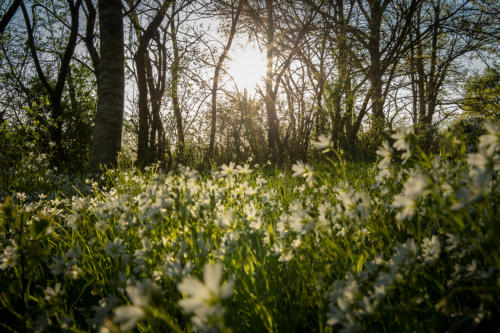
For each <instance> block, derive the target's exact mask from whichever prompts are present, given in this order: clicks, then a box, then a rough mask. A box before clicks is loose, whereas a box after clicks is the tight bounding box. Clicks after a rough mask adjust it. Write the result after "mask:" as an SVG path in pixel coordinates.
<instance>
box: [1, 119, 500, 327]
mask: <svg viewBox="0 0 500 333" xmlns="http://www.w3.org/2000/svg"><path fill="white" fill-rule="evenodd" d="M392 141H393V143H392V144H391V145H389V144H388V143H387V142H386V143H384V145H383V146H382V147H380V148H379V150H378V152H377V153H378V155H379V157H380V159H379V161H378V163H377V165H376V166H374V167H367V166H366V165H364V166H363V165H353V164H347V163H345V162H344V161H343V160H342V159H341V158H340V154H338V153H336V152H335V150H334V149H333V146H332V143H331V142H330V141H329V139H328V138H326V137H320V140H319V141H318V142H316V143H315V148H316V149H318V150H320V151H322V152H323V153H324V154H325V155H324V156H325V158H326V161H327V162H328V163H326V164H325V163H324V164H321V165H315V166H311V165H307V164H304V163H301V162H299V163H297V164H295V165H294V166H293V169H292V171H293V177H292V175H291V172H289V171H287V170H285V171H280V170H278V169H275V170H274V172H272V171H271V170H269V169H268V170H267V171H263V170H260V169H258V168H254V169H253V170H252V169H250V166H248V165H244V166H235V165H234V164H233V163H230V164H228V165H224V166H222V168H220V169H219V170H215V171H213V172H212V173H211V174H209V175H205V176H202V175H200V174H198V173H197V172H196V171H193V170H191V169H189V168H184V167H180V168H179V170H178V171H177V172H170V173H166V174H165V173H163V172H161V170H158V169H156V168H155V167H151V168H148V169H146V170H145V171H143V172H141V171H137V170H128V169H122V170H109V171H107V172H106V174H104V175H102V176H100V178H94V179H93V180H86V181H82V180H74V181H75V184H74V187H73V189H72V188H71V187H70V186H69V185H67V186H62V187H61V189H58V187H57V186H56V185H55V183H56V180H54V178H47V174H46V172H49V171H47V170H48V169H45V171H38V170H40V169H37V168H34V167H32V166H31V164H30V162H29V161H27V162H26V164H24V165H21V166H20V167H24V168H26V169H28V170H30V173H23V172H22V171H19V174H16V175H17V176H18V177H28V178H30V179H31V180H32V182H33V184H31V185H30V186H31V187H32V188H45V189H46V192H45V193H44V192H40V191H39V192H37V193H30V192H26V193H20V192H18V193H11V191H12V190H13V189H14V188H13V187H9V188H7V189H6V190H4V191H9V194H10V197H9V198H7V199H5V201H4V203H3V205H2V208H1V213H0V246H1V247H0V253H1V255H0V323H1V325H2V328H3V329H5V330H11V331H19V330H36V331H54V330H56V329H59V328H60V329H68V330H75V331H76V330H89V329H91V330H95V329H98V328H101V329H103V330H104V329H108V330H110V331H118V330H120V329H121V330H123V331H126V330H130V329H136V330H138V331H165V330H171V331H176V332H181V331H186V332H187V331H191V330H192V329H195V330H198V331H229V330H233V331H235V332H250V331H252V332H254V331H324V332H332V331H338V330H341V331H344V332H346V331H356V330H362V331H388V332H392V331H445V330H450V331H464V330H478V331H494V330H495V329H497V328H498V325H499V324H500V323H499V322H498V320H499V319H498V318H500V314H499V313H498V312H499V308H500V307H499V299H500V289H499V285H498V281H499V279H500V276H499V268H500V253H499V246H498V244H499V241H500V239H499V237H500V230H499V228H500V226H499V224H498V219H497V216H498V214H499V211H498V207H500V196H499V194H500V193H499V177H498V171H499V170H500V127H499V126H498V125H493V124H487V126H486V134H485V135H483V136H481V138H480V141H479V145H478V150H477V152H476V153H469V154H466V155H465V154H464V155H461V156H460V155H459V156H457V157H456V158H440V157H438V156H427V155H426V154H425V153H423V152H422V151H421V150H420V149H419V147H418V146H416V144H415V138H414V137H413V136H412V134H409V133H404V132H400V133H397V134H395V135H393V137H392ZM41 160H44V159H43V158H42V159H41ZM26 172H27V171H26ZM54 177H55V176H54ZM59 177H60V178H58V179H62V176H59ZM47 179H48V180H47ZM44 182H45V183H44ZM49 182H54V184H52V186H53V187H51V184H50V183H49ZM68 182H69V180H68ZM16 183H18V184H20V183H22V180H18V181H17V182H16ZM37 183H39V185H38V186H37ZM51 189H52V190H51ZM64 189H66V190H64ZM25 190H26V191H29V187H28V186H26V188H25ZM77 190H78V191H80V194H78V195H77V194H75V192H76V191H77ZM72 191H73V192H72Z"/></svg>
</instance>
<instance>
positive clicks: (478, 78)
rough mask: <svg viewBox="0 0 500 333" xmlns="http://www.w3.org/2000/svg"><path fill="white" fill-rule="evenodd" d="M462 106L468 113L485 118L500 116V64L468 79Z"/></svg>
mask: <svg viewBox="0 0 500 333" xmlns="http://www.w3.org/2000/svg"><path fill="white" fill-rule="evenodd" d="M462 108H463V109H464V110H465V111H466V113H467V114H468V115H472V116H480V117H483V118H484V119H498V118H499V117H500V66H498V65H497V66H496V67H488V68H486V70H485V71H484V72H483V73H482V74H476V75H474V76H473V77H472V78H470V79H469V80H468V82H467V83H466V85H465V98H464V101H463V103H462Z"/></svg>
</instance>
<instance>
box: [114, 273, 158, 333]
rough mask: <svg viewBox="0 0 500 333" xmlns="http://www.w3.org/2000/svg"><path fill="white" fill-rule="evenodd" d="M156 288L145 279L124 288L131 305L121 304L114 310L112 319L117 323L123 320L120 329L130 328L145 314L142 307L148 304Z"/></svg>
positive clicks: (126, 329)
mask: <svg viewBox="0 0 500 333" xmlns="http://www.w3.org/2000/svg"><path fill="white" fill-rule="evenodd" d="M156 290H157V287H156V286H155V285H154V284H153V283H152V282H150V281H147V280H144V281H142V282H139V283H136V285H134V286H128V287H127V288H126V291H127V296H128V298H129V299H130V301H131V302H132V305H122V306H119V307H117V308H116V309H115V311H114V312H115V316H114V321H115V322H118V323H121V322H124V323H123V324H122V325H120V328H121V330H122V331H128V330H131V329H132V328H134V327H135V325H136V323H137V322H138V321H139V320H141V319H142V318H143V317H144V316H145V314H146V313H145V311H144V309H145V308H146V307H147V306H148V304H149V301H150V300H151V296H152V294H153V293H154V292H156Z"/></svg>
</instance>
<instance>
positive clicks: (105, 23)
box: [90, 0, 125, 171]
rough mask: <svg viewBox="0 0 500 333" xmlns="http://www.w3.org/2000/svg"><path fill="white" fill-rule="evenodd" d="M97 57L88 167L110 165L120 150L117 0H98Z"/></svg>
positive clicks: (120, 66) (120, 24) (120, 49)
mask: <svg viewBox="0 0 500 333" xmlns="http://www.w3.org/2000/svg"><path fill="white" fill-rule="evenodd" d="M98 11H99V26H100V29H99V36H100V37H99V38H100V60H99V70H98V80H97V99H98V102H97V113H96V119H95V127H94V137H93V141H92V151H91V159H90V166H91V169H92V170H94V171H97V170H99V167H100V166H104V167H113V166H115V165H116V163H117V157H118V152H119V151H120V149H121V140H122V127H123V107H124V89H125V83H124V82H125V71H124V66H125V65H124V61H125V57H124V48H123V47H124V45H123V17H122V3H121V0H99V2H98Z"/></svg>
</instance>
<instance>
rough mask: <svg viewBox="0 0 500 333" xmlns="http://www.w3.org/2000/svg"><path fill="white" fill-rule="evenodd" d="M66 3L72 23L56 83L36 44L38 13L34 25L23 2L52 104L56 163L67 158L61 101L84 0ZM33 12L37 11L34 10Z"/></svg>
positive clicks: (37, 62) (34, 51)
mask: <svg viewBox="0 0 500 333" xmlns="http://www.w3.org/2000/svg"><path fill="white" fill-rule="evenodd" d="M66 3H67V4H68V7H69V11H70V15H71V23H70V26H69V28H70V32H69V38H68V42H67V44H66V47H65V48H64V53H63V55H62V56H61V61H60V65H59V71H58V74H57V79H56V82H55V84H51V83H50V82H49V79H48V77H47V75H46V74H45V72H44V70H43V68H42V65H41V62H40V59H39V56H38V49H37V47H36V45H35V37H34V28H35V23H36V15H33V25H32V23H31V19H30V15H29V14H28V10H27V9H26V6H25V5H24V3H21V10H22V13H23V16H24V21H25V24H26V29H27V32H28V46H29V49H30V51H31V56H32V58H33V61H34V64H35V68H36V72H37V74H38V78H39V79H40V82H41V83H42V85H43V87H44V88H45V90H46V91H47V94H48V96H49V100H50V104H51V106H52V114H51V120H52V123H51V126H50V138H51V140H52V142H53V143H54V144H55V146H56V154H55V160H54V162H55V164H61V163H63V162H65V161H66V160H67V155H66V153H65V151H64V147H63V142H62V138H63V114H64V110H63V107H62V103H61V101H62V95H63V91H64V86H65V83H66V78H67V75H68V72H69V70H70V64H71V58H72V57H73V53H74V51H75V47H76V43H77V37H78V26H79V10H80V5H81V3H82V0H76V2H75V1H73V0H67V1H66ZM33 13H35V12H34V10H33Z"/></svg>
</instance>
